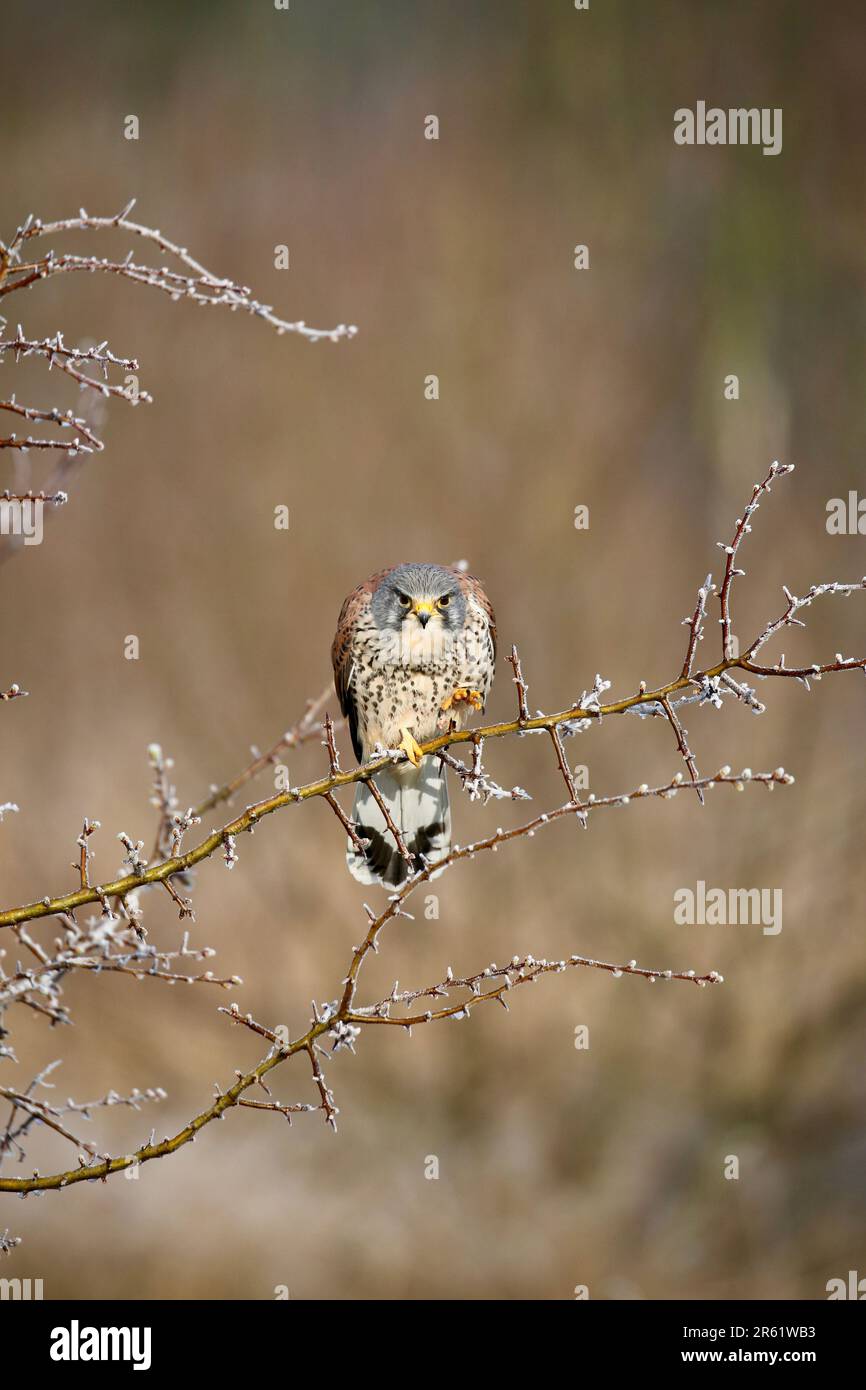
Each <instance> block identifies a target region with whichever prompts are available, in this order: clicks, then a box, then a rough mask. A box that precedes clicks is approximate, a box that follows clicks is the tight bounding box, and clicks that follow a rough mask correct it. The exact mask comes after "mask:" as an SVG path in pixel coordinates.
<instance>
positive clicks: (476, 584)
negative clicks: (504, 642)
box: [454, 570, 496, 661]
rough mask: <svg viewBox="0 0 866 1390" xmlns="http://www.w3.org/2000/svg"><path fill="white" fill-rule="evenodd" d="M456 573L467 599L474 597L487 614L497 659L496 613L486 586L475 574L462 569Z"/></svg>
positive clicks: (494, 653) (494, 657)
mask: <svg viewBox="0 0 866 1390" xmlns="http://www.w3.org/2000/svg"><path fill="white" fill-rule="evenodd" d="M454 573H455V574H456V575H457V577H458V579H459V580H460V588H461V589H462V591H463V593H464V594H465V596H466V598H467V599H474V600H475V602H476V603H477V604H479V606H480V607H481V608H483V610H484V612H485V613H486V614H487V622H488V626H489V628H490V640H491V642H492V643H493V660H494V661H495V660H496V614H495V613H494V612H493V604H492V603H491V602H490V599H489V598H488V597H487V595H486V593H485V592H484V586H483V585H482V583H481V580H480V579H476V578H475V575H474V574H463V573H462V572H461V571H460V570H455V571H454Z"/></svg>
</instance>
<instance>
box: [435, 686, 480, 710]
mask: <svg viewBox="0 0 866 1390" xmlns="http://www.w3.org/2000/svg"><path fill="white" fill-rule="evenodd" d="M460 704H465V705H471V706H472V708H473V709H483V708H484V696H483V695H482V694H481V692H480V691H479V690H472V689H471V688H470V687H469V686H468V685H458V687H457V689H456V690H454V691H453V692H452V693H451V694H450V695H448V696H447V697H446V699H444V700H443V701H442V709H443V710H447V709H452V708H453V706H454V705H460Z"/></svg>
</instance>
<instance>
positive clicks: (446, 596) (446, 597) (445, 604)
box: [438, 594, 451, 608]
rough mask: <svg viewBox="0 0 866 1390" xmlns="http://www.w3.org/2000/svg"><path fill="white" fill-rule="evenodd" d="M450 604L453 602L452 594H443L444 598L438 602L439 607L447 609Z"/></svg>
mask: <svg viewBox="0 0 866 1390" xmlns="http://www.w3.org/2000/svg"><path fill="white" fill-rule="evenodd" d="M450 602H451V595H450V594H443V595H442V597H441V598H440V599H439V600H438V606H439V607H440V608H447V607H448V605H449V603H450Z"/></svg>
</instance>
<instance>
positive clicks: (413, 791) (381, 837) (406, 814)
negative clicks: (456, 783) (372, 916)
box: [346, 757, 451, 888]
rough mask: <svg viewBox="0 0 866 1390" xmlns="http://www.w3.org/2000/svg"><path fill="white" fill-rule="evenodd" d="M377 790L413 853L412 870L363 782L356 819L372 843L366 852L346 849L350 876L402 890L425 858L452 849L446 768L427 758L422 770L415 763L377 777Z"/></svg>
mask: <svg viewBox="0 0 866 1390" xmlns="http://www.w3.org/2000/svg"><path fill="white" fill-rule="evenodd" d="M375 782H376V787H377V789H378V791H379V793H380V795H381V797H382V800H383V801H384V803H385V805H386V806H387V808H388V814H389V815H390V817H391V819H392V820H393V822H394V824H395V825H396V826H397V828H398V829H399V831H400V834H401V835H402V837H403V841H404V843H405V845H406V848H407V849H408V851H409V853H410V854H411V855H412V865H411V866H410V865H409V864H408V863H407V862H406V860H405V859H404V858H403V856H402V855H401V854H400V851H399V850H398V849H397V846H396V844H395V843H394V836H393V835H392V833H391V831H390V830H389V829H388V825H387V822H386V820H385V817H384V816H383V815H382V812H381V810H380V809H379V805H378V803H377V801H376V799H375V797H374V796H373V793H372V792H371V791H370V789H369V787H367V786H365V785H364V783H363V782H361V783H359V784H358V789H357V791H356V793H355V804H354V807H353V809H352V819H353V821H354V822H355V827H356V830H357V833H358V835H359V836H360V837H361V839H362V840H369V842H370V843H369V844H368V846H367V848H366V850H365V851H360V850H357V849H355V846H354V845H353V843H352V841H351V840H350V841H349V842H348V846H347V849H346V862H347V864H348V865H349V872H350V873H351V875H352V877H353V878H356V879H357V880H358V882H359V883H382V884H385V885H386V886H387V887H389V888H397V887H399V886H400V884H401V883H403V882H405V880H406V879H407V878H408V876H409V872H410V868H411V871H412V872H414V871H415V870H417V869H420V868H421V867H422V864H421V859H420V856H421V855H423V856H424V857H425V858H426V859H427V860H428V861H429V862H431V863H436V862H437V861H438V860H440V859H443V858H444V857H445V855H446V854H447V853H448V851H449V849H450V848H451V809H450V807H449V804H448V785H447V783H446V781H445V769H444V768H441V770H440V765H439V763H438V762H437V760H436V759H435V758H431V757H427V758H422V760H421V766H420V767H418V768H415V767H412V765H411V764H407V765H401V766H400V767H395V768H386V769H385V770H384V771H383V772H378V773H377V774H376V777H375Z"/></svg>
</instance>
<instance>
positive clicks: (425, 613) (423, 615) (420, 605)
mask: <svg viewBox="0 0 866 1390" xmlns="http://www.w3.org/2000/svg"><path fill="white" fill-rule="evenodd" d="M412 612H413V613H414V614H415V617H416V618H417V619H418V621H419V623H420V624H421V626H422V627H426V626H427V624H428V623H429V621H430V619H431V618H432V617H433V605H432V603H428V601H427V599H418V600H417V601H416V602H415V603H413V604H412Z"/></svg>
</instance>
